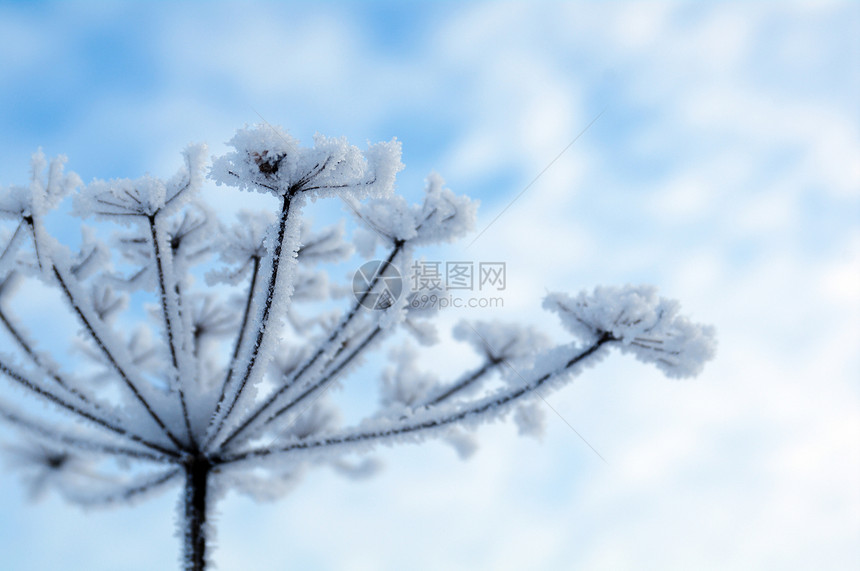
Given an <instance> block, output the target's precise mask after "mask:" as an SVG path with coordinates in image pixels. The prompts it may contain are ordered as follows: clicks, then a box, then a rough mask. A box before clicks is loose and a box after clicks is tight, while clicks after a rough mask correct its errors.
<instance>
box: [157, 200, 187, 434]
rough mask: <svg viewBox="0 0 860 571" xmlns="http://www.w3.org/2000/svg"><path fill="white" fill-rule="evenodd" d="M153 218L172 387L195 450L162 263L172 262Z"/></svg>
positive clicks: (175, 284)
mask: <svg viewBox="0 0 860 571" xmlns="http://www.w3.org/2000/svg"><path fill="white" fill-rule="evenodd" d="M155 217H156V215H155V214H153V215H150V216H147V220H148V221H149V232H150V235H151V237H152V249H153V257H154V258H155V269H156V271H157V273H158V287H159V291H160V293H161V312H162V313H161V314H162V317H163V319H164V327H165V331H166V332H167V343H168V345H169V346H170V358H171V360H172V361H173V370H174V373H175V374H176V382H175V383H174V386H175V389H176V392H177V393H178V394H179V404H180V406H181V407H182V420H183V421H184V422H185V431H186V432H187V433H188V442H189V443H190V444H191V447H192V448H195V447H196V446H197V444H196V442H195V441H194V434H193V433H192V431H191V420H190V419H189V417H188V405H187V404H186V402H185V391H184V390H183V389H182V380H183V379H182V378H181V376H182V371H181V369H180V367H179V352H180V351H181V348H179V347H177V344H178V343H179V339H177V337H178V336H179V335H178V333H179V332H178V331H176V329H177V327H176V326H177V325H178V324H176V323H174V320H173V317H172V315H171V314H172V313H173V312H172V311H171V309H172V308H171V306H172V305H175V306H176V310H177V311H178V305H179V300H178V299H176V298H174V299H173V303H171V299H170V297H169V296H168V293H167V292H168V286H167V284H166V277H165V274H164V262H165V261H171V262H172V260H168V259H167V258H163V257H162V256H170V255H171V252H170V249H169V248H167V249H165V251H164V252H162V251H161V247H160V245H159V243H158V242H159V233H158V228H157V226H156V224H155ZM171 266H172V263H171ZM171 269H172V268H171ZM171 273H172V272H171ZM170 285H171V288H170V289H171V291H173V292H174V293H175V294H176V296H177V297H178V295H179V292H178V287H179V286H178V284H177V283H176V281H175V280H174V282H173V283H171V284H170Z"/></svg>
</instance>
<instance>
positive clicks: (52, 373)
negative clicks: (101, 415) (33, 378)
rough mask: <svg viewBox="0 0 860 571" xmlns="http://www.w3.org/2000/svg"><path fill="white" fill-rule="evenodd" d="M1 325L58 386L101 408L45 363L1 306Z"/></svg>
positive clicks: (96, 407) (82, 400)
mask: <svg viewBox="0 0 860 571" xmlns="http://www.w3.org/2000/svg"><path fill="white" fill-rule="evenodd" d="M0 323H2V324H3V326H4V327H5V328H6V330H7V331H8V332H9V334H10V335H11V336H12V338H13V339H14V340H15V342H16V343H17V344H18V346H19V347H21V350H22V351H24V353H26V354H27V356H28V357H29V358H30V360H31V361H32V362H33V364H34V365H36V366H37V367H38V368H39V369H41V370H42V371H43V372H44V373H45V374H46V375H47V376H49V377H50V378H51V379H53V380H54V382H55V383H57V385H59V386H60V387H61V388H63V389H64V390H66V391H68V392H69V393H71V394H72V395H74V396H75V397H77V398H78V400H80V401H81V402H83V403H86V404H88V405H90V406H91V407H93V408H94V409H96V410H98V409H99V408H100V407H99V405H98V403H96V402H94V401H92V400H90V398H89V397H87V395H85V394H84V393H82V392H81V391H79V390H78V389H76V388H75V387H73V386H71V385H70V384H69V383H68V382H66V380H65V379H63V377H62V375H60V373H59V372H58V371H56V370H55V369H54V368H53V367H51V366H49V365H48V364H47V363H45V362H44V360H43V359H42V357H41V356H40V355H39V354H38V353H37V352H36V351H34V350H33V348H32V347H31V346H30V343H29V342H28V341H27V340H26V339H24V336H23V335H22V334H21V332H20V331H18V329H16V328H15V326H14V325H13V324H12V322H11V321H10V320H9V318H8V317H7V316H6V312H4V311H3V307H2V306H0Z"/></svg>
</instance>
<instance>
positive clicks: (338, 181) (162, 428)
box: [0, 126, 714, 570]
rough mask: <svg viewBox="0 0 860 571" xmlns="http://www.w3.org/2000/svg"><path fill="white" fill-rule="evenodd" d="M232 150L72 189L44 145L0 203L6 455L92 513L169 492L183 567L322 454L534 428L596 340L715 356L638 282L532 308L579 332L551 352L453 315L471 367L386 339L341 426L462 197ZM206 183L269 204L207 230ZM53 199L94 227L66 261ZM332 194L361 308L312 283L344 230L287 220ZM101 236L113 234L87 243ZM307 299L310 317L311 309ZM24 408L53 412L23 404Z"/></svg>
mask: <svg viewBox="0 0 860 571" xmlns="http://www.w3.org/2000/svg"><path fill="white" fill-rule="evenodd" d="M230 144H231V146H232V148H233V149H234V150H233V151H232V152H230V153H228V154H226V155H224V156H221V157H217V158H215V159H213V161H212V163H211V165H210V166H208V167H207V159H206V148H205V147H204V146H191V147H189V148H188V149H186V151H185V153H184V159H185V160H184V163H185V164H184V166H183V168H181V169H180V171H179V172H178V173H177V174H176V175H175V176H174V177H173V178H171V179H170V180H161V179H158V178H154V177H150V176H145V177H143V178H139V179H136V180H128V179H122V180H111V181H102V180H96V181H93V182H91V183H90V184H88V185H85V186H84V185H82V183H81V181H80V180H79V178H78V177H77V176H75V175H73V174H67V173H65V172H64V168H63V167H64V162H65V159H64V158H58V159H55V160H53V161H51V162H50V163H48V162H47V161H46V159H45V158H44V156H43V155H42V154H41V153H37V154H36V155H35V156H34V158H33V171H32V178H31V181H30V184H29V185H28V186H12V187H8V188H2V189H0V216H2V219H0V223H2V226H0V323H2V327H0V329H2V330H4V331H5V333H4V335H5V337H4V340H3V344H2V351H0V373H2V376H3V377H5V378H6V380H7V381H8V384H9V385H11V386H12V387H15V388H16V389H18V390H17V391H8V390H4V393H3V394H4V395H5V396H4V397H3V399H2V400H0V417H2V419H4V420H5V421H6V422H7V423H8V424H10V425H11V426H13V427H14V428H15V429H17V431H18V432H20V434H21V440H20V442H17V443H16V444H14V445H11V444H10V445H7V446H6V451H7V452H8V456H9V458H10V460H11V464H12V465H13V466H15V467H19V468H21V469H22V471H23V473H24V474H25V477H26V478H27V480H28V483H29V485H30V488H31V491H32V492H33V493H34V494H38V493H40V492H42V491H43V490H44V489H48V488H53V489H56V490H58V491H59V492H60V493H62V494H63V495H64V496H65V497H67V498H68V499H69V500H71V501H73V502H77V503H80V504H85V505H97V504H111V503H119V502H129V501H131V500H134V499H136V498H138V497H140V496H144V495H147V494H151V493H153V492H156V491H158V490H161V489H164V488H166V487H168V486H170V485H176V484H178V485H179V486H181V487H182V490H183V492H182V493H183V496H182V497H183V501H182V502H181V505H182V509H181V513H180V515H179V525H180V529H181V530H182V533H183V535H184V539H185V540H184V549H183V553H184V555H183V559H182V565H183V567H184V568H185V569H194V570H200V569H204V568H205V566H206V562H207V560H208V558H210V557H211V556H210V555H209V554H208V552H207V550H206V541H207V536H208V535H210V533H211V529H210V528H211V519H210V517H209V516H210V515H211V513H212V509H213V504H214V503H215V501H216V500H217V498H218V496H219V495H220V494H222V493H223V492H224V491H226V490H228V489H238V490H244V491H247V492H249V493H252V494H255V495H257V496H259V497H265V498H268V497H272V496H276V495H278V494H280V493H282V492H284V491H286V490H288V489H289V488H290V487H291V486H292V485H293V484H294V483H295V482H296V481H297V479H298V478H299V477H300V476H301V474H302V473H303V472H304V471H305V470H306V469H309V468H311V467H313V466H316V465H320V464H328V465H330V466H332V467H333V468H335V469H337V470H338V471H341V472H344V473H346V474H352V475H362V474H366V473H368V472H370V471H372V469H373V466H374V463H373V461H372V460H370V459H367V457H366V456H365V455H366V454H368V453H369V452H371V451H372V450H373V449H374V447H376V446H378V445H395V444H402V443H410V442H421V441H423V440H425V439H427V438H441V439H444V440H446V441H448V442H450V443H451V444H452V445H454V446H455V447H456V448H457V450H458V451H459V452H461V453H462V454H464V455H465V454H468V453H469V451H470V450H471V449H472V448H473V447H474V443H473V442H472V433H473V432H474V428H475V427H476V426H477V425H479V424H481V423H484V422H489V421H493V420H499V419H502V418H504V417H505V416H506V415H508V414H510V413H512V415H513V417H514V420H515V421H516V422H517V424H518V425H519V428H520V432H522V433H525V434H533V433H535V432H539V430H540V427H541V425H542V423H543V419H542V413H543V407H542V406H541V403H540V402H535V400H534V399H533V398H532V397H533V396H534V395H536V394H541V395H543V394H545V393H546V392H548V391H550V390H553V389H555V388H557V387H559V386H561V385H562V384H564V383H565V382H567V381H569V380H570V379H571V378H572V377H574V376H575V375H577V374H578V373H580V372H581V371H582V370H583V369H584V368H585V367H588V366H590V365H593V364H595V363H597V362H598V361H599V360H600V359H602V358H603V357H604V356H606V355H607V354H608V352H609V351H610V350H611V349H613V348H617V349H619V350H621V351H623V352H631V353H633V354H634V355H635V356H636V357H637V358H639V359H640V360H642V361H645V362H651V363H654V364H656V365H657V366H658V367H660V368H661V369H662V370H663V371H664V372H665V373H666V374H667V375H669V376H673V377H686V376H692V375H695V374H697V373H698V372H699V371H700V369H701V367H702V364H703V363H704V362H705V361H706V360H708V359H709V358H710V357H711V356H712V355H713V351H714V340H713V332H712V331H711V329H710V328H709V327H705V326H702V325H697V324H694V323H692V322H690V321H688V320H687V319H686V318H684V317H681V316H679V314H678V304H677V303H676V302H673V301H669V300H665V299H662V298H660V297H658V296H657V294H656V292H655V290H654V289H652V288H647V287H625V288H597V289H596V290H594V291H593V292H592V293H580V294H578V295H577V296H574V297H571V296H569V295H567V294H564V293H558V294H551V295H549V296H548V297H547V298H546V301H545V307H547V308H548V309H550V310H552V311H554V312H556V313H558V314H559V316H560V317H561V319H562V323H563V324H564V326H565V327H566V328H567V329H568V330H569V331H570V333H571V334H572V336H573V340H572V341H570V342H568V343H566V344H561V345H555V346H553V345H552V344H551V343H550V342H549V340H548V339H546V338H545V336H544V335H542V334H540V333H539V332H537V331H534V330H532V329H529V328H526V327H521V326H516V325H508V324H502V323H495V322H474V323H469V322H464V323H461V324H460V325H459V326H457V328H456V329H455V331H454V335H455V338H457V339H459V340H461V341H464V342H467V343H469V344H471V345H472V346H473V347H474V348H475V349H476V350H477V353H478V355H479V356H480V360H481V362H480V364H479V365H478V366H477V367H475V368H473V369H471V370H466V371H464V372H463V373H462V374H461V375H460V376H459V377H457V378H453V379H444V378H440V375H439V374H438V373H437V372H434V371H423V370H421V368H420V367H419V365H418V361H417V358H416V355H417V353H418V351H417V349H415V348H414V347H413V346H412V343H411V342H409V341H408V340H406V341H404V340H402V339H399V338H398V339H397V340H396V342H394V343H391V345H396V346H397V348H396V349H394V350H392V351H390V356H391V365H390V366H389V367H388V368H386V369H385V370H383V371H382V372H381V374H380V384H379V401H378V402H379V406H378V409H377V410H375V411H370V412H369V413H368V414H367V416H366V417H365V418H364V419H363V420H361V421H360V422H358V423H356V424H354V425H352V426H344V425H343V423H342V422H341V420H340V418H341V416H340V415H339V410H338V408H337V407H336V406H335V402H334V401H333V399H332V394H333V393H334V392H336V391H330V390H329V389H330V388H332V387H334V386H337V385H338V384H339V383H344V382H348V378H347V377H348V376H349V374H350V373H351V372H352V371H354V370H355V369H356V367H357V366H358V365H359V363H360V362H362V359H363V357H364V356H365V355H367V354H368V353H369V352H372V351H375V350H379V349H380V348H381V346H382V345H383V341H384V340H385V339H386V338H391V337H392V336H394V335H395V334H396V332H398V331H399V330H402V331H406V332H408V333H409V334H411V335H412V336H413V337H414V338H415V339H416V340H417V341H418V343H419V344H420V345H422V346H426V345H431V344H433V343H434V342H435V339H436V335H435V330H434V329H433V327H432V323H431V321H432V319H431V318H432V317H433V315H434V310H433V308H428V307H424V306H422V304H421V303H416V301H417V300H416V297H415V292H408V291H406V292H402V294H400V295H395V294H394V293H393V292H392V291H391V290H390V288H389V287H388V281H389V280H390V279H391V278H392V277H393V276H394V275H395V274H396V273H399V274H401V275H406V274H407V273H408V272H409V268H410V264H412V263H413V262H414V256H415V252H414V251H415V248H416V247H417V246H422V245H428V244H433V243H438V242H444V241H450V240H455V239H457V238H460V237H462V236H463V235H464V234H466V233H467V232H469V231H470V230H471V229H472V227H473V224H474V218H475V210H476V203H475V202H473V201H472V200H470V199H469V198H467V197H465V196H457V195H455V194H454V193H452V192H451V191H450V190H448V189H447V188H445V187H444V185H443V182H442V180H441V179H440V178H439V177H438V176H436V175H433V176H431V177H429V179H428V182H427V188H426V194H425V196H424V200H423V202H422V203H421V204H418V205H410V204H408V203H407V201H406V200H404V199H403V198H402V197H399V196H396V195H393V194H392V192H393V187H394V180H395V175H396V174H397V172H398V171H399V170H400V169H401V168H402V165H401V163H400V147H399V144H398V143H397V142H396V141H391V142H387V143H379V144H376V145H372V146H370V147H368V148H367V149H366V150H364V151H360V150H359V149H358V148H356V147H354V146H351V145H349V144H347V142H346V141H345V140H343V139H335V138H326V137H321V136H318V137H316V138H315V140H314V146H313V147H312V148H305V147H301V146H299V144H298V142H297V141H296V140H295V139H293V138H291V137H290V136H289V135H287V134H286V133H285V132H283V131H280V130H278V129H273V128H271V127H268V126H256V127H251V128H246V129H242V130H240V131H238V133H237V134H236V135H235V137H234V138H233V139H232V140H231V141H230ZM207 170H208V172H207ZM207 176H208V178H209V179H211V180H212V181H214V183H215V184H217V185H226V186H230V187H235V188H237V189H240V190H245V191H253V192H259V193H263V194H265V195H269V196H270V197H271V209H270V210H268V211H266V212H259V213H249V212H241V213H239V214H238V216H237V219H236V221H235V222H234V223H233V224H226V225H225V224H222V223H221V222H219V221H218V220H217V218H216V216H215V214H214V213H213V209H212V208H210V207H209V206H208V205H207V200H206V199H205V198H204V197H203V194H204V193H203V192H202V187H203V185H204V182H205V179H206V177H207ZM67 198H70V202H71V205H72V214H73V215H74V216H77V217H80V218H82V219H94V220H95V222H96V225H95V226H93V227H86V226H82V232H81V240H80V242H79V243H78V242H77V241H76V243H75V247H73V248H71V247H68V246H66V245H64V244H62V243H60V242H59V241H58V240H57V239H56V238H54V237H52V235H51V234H50V233H49V231H48V229H49V227H51V224H50V223H49V222H50V220H49V219H50V218H51V217H54V218H56V217H58V216H64V215H65V214H64V209H63V208H60V205H61V204H69V202H67V201H66V199H67ZM325 198H335V199H339V200H343V201H344V202H345V203H346V204H347V206H348V208H349V210H351V211H352V213H353V214H355V216H356V220H355V223H356V224H357V226H358V227H359V230H358V231H356V235H355V240H354V241H355V243H356V246H357V247H358V250H359V251H360V252H361V253H362V254H363V255H364V256H366V257H368V258H371V257H372V256H374V255H375V254H376V252H377V251H378V250H379V249H380V248H382V249H383V250H384V253H383V254H382V256H381V259H384V262H385V263H384V264H379V265H378V266H377V268H378V271H377V272H376V273H373V272H371V273H368V274H362V275H363V277H364V279H365V283H364V286H365V287H363V288H359V289H358V290H356V293H355V295H352V293H353V292H352V291H351V290H350V288H348V287H345V286H344V284H338V283H334V282H333V280H331V277H330V276H329V275H328V274H327V273H326V272H325V271H324V269H325V268H327V267H328V268H330V267H332V264H334V263H336V262H341V263H354V262H349V260H351V259H352V257H353V255H354V249H353V247H352V245H350V244H349V243H347V242H345V241H344V234H345V226H344V225H343V224H340V225H335V226H329V227H324V228H319V229H315V228H313V227H312V226H311V225H310V224H309V223H307V222H306V221H303V220H302V216H301V212H302V208H303V205H305V203H306V202H307V200H308V199H311V200H316V199H325ZM64 201H66V202H64ZM111 223H116V224H119V225H120V226H121V228H120V229H119V231H117V230H116V229H114V230H113V232H114V233H113V234H112V235H111V236H110V237H109V238H110V239H104V238H102V237H100V236H101V233H104V231H105V229H106V228H107V227H111V226H113V224H111ZM67 241H68V240H67ZM344 261H346V262H344ZM335 267H336V266H335ZM352 267H357V266H352ZM23 283H31V284H34V286H35V287H37V288H42V289H41V290H38V291H42V290H45V291H53V292H54V294H55V296H56V298H57V299H59V300H62V301H63V303H64V304H65V307H66V308H67V310H68V314H69V319H72V320H74V321H75V322H76V323H77V326H78V327H77V329H76V330H72V331H68V332H63V333H62V334H61V333H54V334H52V335H51V338H50V339H43V340H42V341H41V345H42V346H43V347H44V346H45V345H53V344H55V341H56V340H57V339H65V338H66V336H68V338H69V339H70V340H71V341H72V343H71V345H72V348H73V349H74V355H76V357H74V358H75V359H77V361H74V363H73V364H71V365H70V364H69V363H70V362H71V358H70V357H66V358H65V359H64V360H65V365H64V363H63V361H64V360H61V359H59V358H52V357H51V356H50V355H49V354H48V353H47V352H46V351H45V350H44V349H41V348H40V344H39V343H37V341H36V340H35V339H33V338H32V336H31V334H30V333H28V332H27V330H26V326H25V324H24V322H23V321H21V316H19V315H18V313H19V312H18V311H16V309H18V307H16V298H17V299H19V300H20V299H23V298H25V296H21V295H20V292H21V287H19V286H21V285H22V284H23ZM39 283H40V284H41V285H38V284H39ZM29 289H30V287H29V286H28V290H29ZM371 301H372V302H371ZM312 304H315V306H316V307H324V308H325V309H324V310H323V311H321V312H320V313H319V314H318V315H312V316H310V317H309V316H308V308H309V307H311V305H312ZM18 305H19V306H20V305H21V304H18ZM135 323H136V324H135ZM410 338H411V337H410ZM28 397H33V398H35V399H37V400H41V401H43V402H44V403H47V405H48V407H47V408H46V409H45V408H40V409H34V407H32V406H31V405H29V404H28V400H27V398H28Z"/></svg>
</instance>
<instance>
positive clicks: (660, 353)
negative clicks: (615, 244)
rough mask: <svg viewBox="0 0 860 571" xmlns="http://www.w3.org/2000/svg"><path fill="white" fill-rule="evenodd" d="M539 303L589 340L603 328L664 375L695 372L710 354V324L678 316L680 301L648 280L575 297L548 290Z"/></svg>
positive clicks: (712, 335) (713, 344) (712, 337)
mask: <svg viewBox="0 0 860 571" xmlns="http://www.w3.org/2000/svg"><path fill="white" fill-rule="evenodd" d="M544 307H545V308H546V309H549V310H551V311H554V312H556V313H558V314H559V316H561V320H562V323H563V324H564V325H565V327H566V328H567V329H568V330H569V331H570V332H571V333H573V334H574V335H576V336H578V337H580V338H582V339H584V340H585V341H591V340H593V339H596V338H598V337H600V336H601V335H603V334H609V335H611V336H612V338H613V339H614V340H615V341H618V342H619V345H620V347H621V350H622V351H624V352H629V353H633V354H634V355H635V356H636V358H637V359H639V360H640V361H643V362H646V363H654V364H656V365H657V367H659V368H660V369H662V370H663V372H665V373H666V375H667V376H670V377H678V378H681V377H691V376H695V375H697V374H698V373H699V372H700V371H701V370H702V367H703V366H704V364H705V362H706V361H709V360H710V359H712V358H713V357H714V353H715V350H716V340H715V331H714V328H713V327H711V326H708V325H701V324H697V323H692V322H690V321H689V320H688V319H687V318H685V317H682V316H679V315H678V311H679V309H680V304H679V303H678V302H677V301H675V300H670V299H666V298H662V297H658V296H657V289H656V288H654V287H651V286H626V287H623V288H617V287H597V288H595V289H594V293H593V294H588V293H587V292H582V293H580V294H579V295H578V296H576V297H575V298H573V297H570V296H569V295H567V294H561V293H554V294H550V295H548V296H547V297H546V299H545V300H544Z"/></svg>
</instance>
